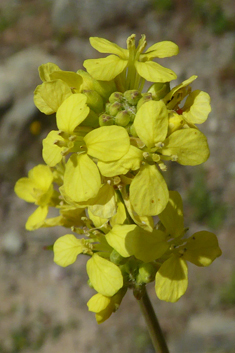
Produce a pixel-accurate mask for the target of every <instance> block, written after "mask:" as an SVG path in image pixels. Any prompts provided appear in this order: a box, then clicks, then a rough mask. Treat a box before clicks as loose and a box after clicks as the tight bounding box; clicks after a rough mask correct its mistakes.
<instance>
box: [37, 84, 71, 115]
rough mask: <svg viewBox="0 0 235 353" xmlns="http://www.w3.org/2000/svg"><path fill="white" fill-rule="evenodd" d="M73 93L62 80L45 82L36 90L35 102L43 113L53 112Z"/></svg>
mask: <svg viewBox="0 0 235 353" xmlns="http://www.w3.org/2000/svg"><path fill="white" fill-rule="evenodd" d="M71 94H72V92H71V89H70V88H69V86H68V85H67V84H66V83H65V82H63V81H61V80H56V81H50V82H44V83H42V84H41V85H40V86H38V87H37V88H36V90H35V92H34V103H35V105H36V107H37V108H38V109H39V110H40V111H41V112H42V113H44V114H52V113H54V112H56V111H57V109H58V108H59V106H60V105H61V104H62V103H63V101H64V100H65V99H66V98H68V97H69V96H70V95H71Z"/></svg>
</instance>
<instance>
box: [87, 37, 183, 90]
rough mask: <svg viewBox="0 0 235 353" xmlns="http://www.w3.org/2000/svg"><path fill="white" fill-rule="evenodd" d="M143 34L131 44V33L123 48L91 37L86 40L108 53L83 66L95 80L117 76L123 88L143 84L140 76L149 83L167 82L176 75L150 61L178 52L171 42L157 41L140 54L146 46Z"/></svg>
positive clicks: (136, 86)
mask: <svg viewBox="0 0 235 353" xmlns="http://www.w3.org/2000/svg"><path fill="white" fill-rule="evenodd" d="M145 38H146V37H145V35H142V38H141V39H140V41H139V44H138V46H137V47H136V46H135V35H134V34H132V35H131V36H130V37H128V39H127V49H123V48H121V47H119V46H118V45H117V44H115V43H112V42H110V41H108V40H106V39H103V38H98V37H91V38H90V43H91V45H92V47H93V48H95V49H96V50H97V51H99V52H100V53H110V54H112V55H109V56H107V57H106V58H102V59H88V60H85V62H84V67H85V68H86V69H87V71H88V72H89V73H90V74H91V75H92V76H93V77H94V78H95V79H97V80H104V81H110V80H113V79H114V78H115V77H117V76H119V75H120V78H121V81H122V82H121V84H122V85H123V87H124V90H127V89H138V88H139V87H140V86H141V87H142V86H143V83H144V82H143V81H141V80H140V78H141V77H142V78H144V79H145V80H148V81H150V82H169V81H171V80H174V79H176V78H177V76H176V74H175V73H174V72H173V71H172V70H170V69H167V68H165V67H163V66H161V65H159V64H157V63H155V62H153V61H152V60H153V59H155V58H165V57H169V56H172V55H177V54H178V50H179V49H178V46H177V45H176V44H174V43H172V42H169V41H165V42H159V43H156V44H154V45H152V46H151V47H149V48H148V50H147V51H146V52H145V53H143V50H144V48H145V47H146V44H147V42H146V39H145Z"/></svg>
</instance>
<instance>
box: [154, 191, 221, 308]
mask: <svg viewBox="0 0 235 353" xmlns="http://www.w3.org/2000/svg"><path fill="white" fill-rule="evenodd" d="M159 219H160V221H161V223H162V225H163V227H164V228H165V231H166V232H167V233H168V237H169V239H171V240H170V241H168V244H169V252H168V257H169V258H168V259H166V261H164V262H163V264H162V265H161V267H160V269H159V270H158V272H157V274H156V278H155V290H156V294H157V296H158V298H159V299H161V300H165V301H169V302H176V301H177V300H178V299H179V298H180V297H181V296H182V295H183V294H184V293H185V291H186V289H187V286H188V266H187V262H186V261H190V262H192V263H193V264H195V265H196V266H209V265H210V264H211V263H212V262H213V261H214V260H215V259H216V258H217V257H218V256H220V255H221V250H220V247H219V245H218V240H217V237H216V235H215V234H213V233H211V232H208V231H200V232H196V233H194V234H193V235H192V236H191V237H189V238H187V239H184V238H183V236H184V234H185V231H186V229H184V219H183V205H182V199H181V196H180V194H179V193H178V192H177V191H170V198H169V202H168V205H167V206H166V208H165V209H164V211H163V212H162V213H161V214H159Z"/></svg>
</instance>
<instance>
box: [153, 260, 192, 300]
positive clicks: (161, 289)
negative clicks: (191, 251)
mask: <svg viewBox="0 0 235 353" xmlns="http://www.w3.org/2000/svg"><path fill="white" fill-rule="evenodd" d="M187 287H188V267H187V264H186V261H185V260H184V259H182V258H180V257H178V256H174V255H173V256H171V257H170V258H169V259H168V260H166V261H165V262H164V263H163V264H162V266H161V267H160V269H159V270H158V272H157V274H156V278H155V290H156V294H157V296H158V298H159V299H161V300H165V301H166V302H172V303H174V302H176V301H177V300H179V298H180V297H181V296H182V295H183V294H184V293H185V292H186V289H187Z"/></svg>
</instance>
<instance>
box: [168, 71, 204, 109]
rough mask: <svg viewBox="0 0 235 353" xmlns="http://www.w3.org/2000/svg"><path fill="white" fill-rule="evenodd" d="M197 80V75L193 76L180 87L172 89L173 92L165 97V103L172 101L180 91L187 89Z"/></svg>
mask: <svg viewBox="0 0 235 353" xmlns="http://www.w3.org/2000/svg"><path fill="white" fill-rule="evenodd" d="M196 79H197V76H196V75H193V76H191V77H189V78H188V79H187V80H185V81H183V82H181V83H180V84H179V85H177V86H175V87H173V88H172V90H171V91H170V92H169V93H168V94H167V95H166V96H165V97H164V102H165V103H167V102H168V101H171V99H172V97H173V96H174V95H175V94H176V93H177V92H178V91H180V90H182V88H184V87H187V86H189V85H190V83H192V82H193V81H195V80H196Z"/></svg>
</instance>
